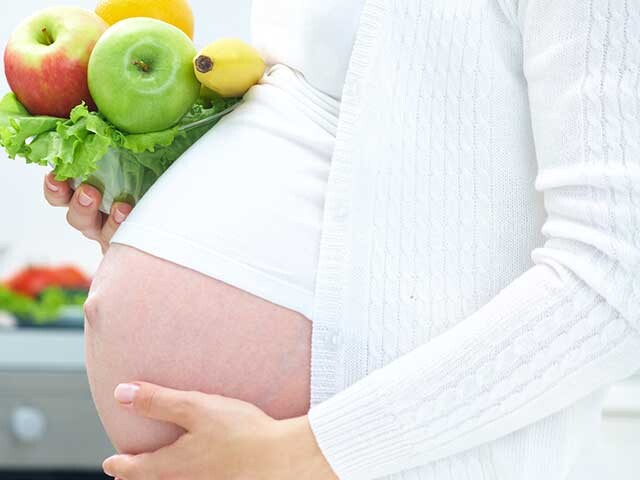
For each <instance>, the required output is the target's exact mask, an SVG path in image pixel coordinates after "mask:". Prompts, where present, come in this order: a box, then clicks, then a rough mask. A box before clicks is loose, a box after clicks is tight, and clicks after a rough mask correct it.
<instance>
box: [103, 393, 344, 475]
mask: <svg viewBox="0 0 640 480" xmlns="http://www.w3.org/2000/svg"><path fill="white" fill-rule="evenodd" d="M115 397H116V400H117V401H118V402H119V403H120V405H121V408H123V409H124V410H127V411H131V412H132V413H134V414H136V415H139V416H141V417H145V418H153V419H158V420H162V421H165V422H169V423H178V424H179V425H180V426H181V427H182V428H183V429H184V430H185V431H186V432H187V433H185V435H183V436H182V437H180V439H179V440H178V441H176V442H175V443H174V444H173V445H171V446H168V447H165V448H163V449H160V450H158V451H156V452H152V453H144V454H141V455H115V456H113V457H110V458H108V459H107V460H105V461H104V463H103V469H104V471H105V473H107V475H111V476H113V477H116V478H120V479H123V480H143V479H144V480H153V479H158V480H159V479H164V478H167V479H169V478H171V479H178V478H179V479H189V480H210V479H212V478H220V479H226V480H244V479H248V478H251V479H254V480H273V479H276V478H277V479H279V480H299V479H305V480H337V478H338V477H337V476H336V475H335V474H334V473H333V471H332V470H331V467H330V466H329V464H328V463H327V462H326V460H325V459H324V457H323V456H322V453H321V451H320V448H319V447H318V445H317V443H316V442H315V440H314V437H313V433H312V431H311V429H310V427H309V423H308V421H307V420H306V417H300V418H295V419H291V420H284V421H277V420H274V419H272V418H270V417H269V416H268V415H266V414H265V413H264V412H262V411H261V410H260V409H258V408H256V407H255V406H254V405H252V404H250V403H246V402H242V401H239V400H234V399H229V398H225V397H222V396H219V395H204V394H202V393H200V392H184V391H177V390H172V389H167V388H164V387H160V386H157V385H151V384H147V383H141V382H138V383H136V384H128V385H120V386H119V387H118V388H117V389H116V391H115Z"/></svg>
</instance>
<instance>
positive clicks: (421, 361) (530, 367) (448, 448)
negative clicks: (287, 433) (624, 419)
mask: <svg viewBox="0 0 640 480" xmlns="http://www.w3.org/2000/svg"><path fill="white" fill-rule="evenodd" d="M639 349H640V335H639V334H638V332H637V331H636V330H634V329H633V328H632V327H631V326H630V325H629V324H628V323H627V322H626V321H625V320H624V319H622V318H621V317H620V316H619V315H618V314H616V312H615V311H614V310H613V309H612V308H611V307H610V306H608V305H606V304H605V303H603V301H602V299H601V298H599V297H598V296H597V295H596V294H594V293H593V292H592V291H590V289H589V288H588V287H586V286H585V285H584V284H583V283H581V282H580V281H578V280H577V279H575V277H568V278H567V279H562V278H558V277H557V276H556V275H555V273H554V272H553V271H551V270H550V269H547V267H543V266H539V267H536V268H534V269H533V270H532V271H530V272H527V273H526V274H525V275H523V276H522V277H521V278H519V279H518V280H517V281H516V282H514V283H513V284H512V285H510V286H509V287H508V288H507V289H505V290H504V291H503V292H501V294H500V295H498V297H496V298H495V299H494V300H493V301H492V302H490V303H489V304H488V305H486V306H485V307H484V308H482V309H481V310H479V311H478V312H476V313H475V314H474V315H472V316H471V317H469V318H468V319H466V320H465V321H464V322H462V323H461V324H460V325H458V326H457V327H455V328H453V329H452V330H450V331H448V332H447V333H445V334H443V335H441V336H439V337H437V338H436V339H435V340H433V341H431V342H429V343H428V344H426V345H424V346H422V347H420V348H418V349H416V350H415V351H413V352H411V353H410V354H408V355H405V356H404V357H401V358H400V359H398V360H396V361H395V362H393V363H391V364H389V365H387V366H385V367H384V368H382V369H380V370H378V371H376V372H374V373H373V374H371V375H369V376H368V377H366V378H364V379H363V380H361V381H360V382H358V383H356V384H355V385H353V386H352V387H350V388H348V389H347V390H345V391H343V392H341V393H339V394H337V395H336V396H335V397H333V398H331V399H329V400H328V401H326V402H324V403H322V404H319V405H317V406H316V407H314V408H313V409H312V410H311V412H310V413H309V417H310V422H311V425H312V428H313V430H314V433H315V434H316V437H317V438H318V442H319V445H320V447H321V449H322V451H323V453H324V454H325V455H326V456H327V458H328V459H329V461H330V463H331V465H332V466H333V468H334V469H335V471H336V472H337V474H338V475H339V477H340V478H341V479H344V480H347V479H371V478H378V477H381V476H384V475H387V474H392V473H397V472H399V471H401V470H406V469H410V468H413V467H416V466H420V465H426V464H428V463H431V462H434V461H436V460H438V459H442V458H444V457H449V456H452V455H455V454H458V453H460V452H463V451H466V450H468V449H471V448H473V447H476V446H479V445H482V444H486V443H488V442H491V441H493V440H494V439H497V438H500V437H503V436H505V435H507V434H509V433H511V432H514V431H516V430H518V429H520V428H523V427H525V426H527V425H530V424H532V423H534V422H536V421H538V420H540V419H542V418H545V417H547V416H549V415H551V414H553V413H554V412H556V411H559V410H561V409H563V408H565V407H567V406H569V405H571V404H573V403H574V402H576V401H577V400H579V399H581V398H583V397H585V396H587V395H589V394H590V393H592V392H593V391H595V390H597V389H599V388H600V387H602V386H604V385H608V384H609V383H611V382H613V381H615V380H616V379H619V378H624V377H626V376H629V375H630V374H632V373H633V372H634V371H635V370H637V369H638V368H640V358H639V357H638V355H637V352H638V351H639Z"/></svg>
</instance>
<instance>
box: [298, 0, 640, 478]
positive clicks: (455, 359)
mask: <svg viewBox="0 0 640 480" xmlns="http://www.w3.org/2000/svg"><path fill="white" fill-rule="evenodd" d="M586 8H588V9H589V12H588V18H589V21H587V22H585V21H583V20H581V21H577V20H575V19H576V18H578V17H580V18H582V19H583V18H584V15H582V14H581V15H572V12H577V11H578V10H579V9H582V10H583V9H586ZM582 10H581V11H582ZM513 17H514V18H517V21H518V23H519V27H520V29H521V32H522V38H523V51H524V62H523V66H524V73H525V76H526V80H527V82H528V87H529V98H530V107H531V116H532V125H533V134H534V138H535V143H536V151H537V158H538V176H537V179H536V188H537V189H538V190H540V191H541V192H543V194H544V202H545V207H546V212H547V218H546V221H545V223H544V226H543V233H544V235H545V237H546V238H547V240H546V242H545V244H544V245H543V246H542V247H541V248H538V249H536V250H535V251H534V252H533V253H532V259H533V262H534V266H533V267H532V268H531V269H530V270H528V271H526V272H525V273H524V274H522V275H521V276H520V277H519V278H517V279H516V280H515V281H514V282H513V283H511V284H510V285H508V286H507V287H506V288H504V289H503V290H502V291H501V292H500V293H499V294H498V295H497V296H496V297H495V298H494V299H492V300H491V301H490V302H489V303H488V304H486V305H485V306H484V307H482V308H481V309H480V310H478V311H477V312H475V313H474V314H473V315H471V316H470V317H468V318H467V319H465V320H463V321H462V322H461V323H459V324H458V325H457V326H456V327H454V328H452V329H451V330H449V331H447V332H446V333H444V334H442V335H440V336H438V337H436V338H435V339H433V340H431V341H429V342H428V343H426V344H424V345H422V346H419V347H418V348H417V349H415V350H414V351H412V352H410V353H409V354H406V355H404V356H402V357H400V358H399V359H397V360H396V361H394V362H392V363H390V364H388V365H386V366H385V367H383V368H381V369H379V370H376V371H374V372H373V373H372V374H370V375H369V376H367V377H365V378H363V379H362V380H360V381H359V382H357V383H355V384H354V385H352V386H351V387H349V388H347V389H346V390H344V391H342V392H340V393H338V394H337V395H335V396H334V397H332V398H330V399H328V400H326V401H325V402H323V403H320V404H318V405H316V406H314V407H313V408H312V409H311V410H310V412H309V421H310V423H311V427H312V430H313V432H314V434H315V436H316V439H317V441H318V444H319V445H320V448H321V450H322V451H323V453H324V454H325V456H326V457H327V459H328V461H329V463H330V464H331V466H332V467H333V469H334V471H335V472H336V473H337V475H338V476H339V478H341V479H342V480H351V479H354V480H355V479H373V478H378V477H381V476H385V475H390V474H394V473H397V472H400V471H402V470H407V469H410V468H414V467H417V466H420V465H426V464H428V463H430V462H433V461H435V460H438V459H441V458H444V457H449V456H451V455H455V454H457V453H460V452H462V451H465V450H468V449H470V448H473V447H477V446H479V445H482V444H485V443H488V442H490V441H493V440H495V439H497V438H500V437H503V436H505V435H508V434H510V433H512V432H514V431H516V430H519V429H522V428H524V427H526V426H528V425H530V424H533V423H534V422H537V421H539V420H540V419H542V418H545V417H547V416H549V415H551V414H553V413H554V412H557V411H559V410H562V409H564V408H566V407H568V406H570V405H572V404H573V403H575V402H576V401H578V400H579V399H581V398H583V397H585V396H587V395H588V394H590V393H592V392H594V391H595V390H597V389H600V388H602V387H604V386H606V385H609V384H611V383H613V382H615V381H617V380H620V379H623V378H625V377H628V376H630V375H632V374H633V373H634V372H635V371H636V370H638V369H639V368H640V88H639V87H640V3H638V2H632V1H625V0H590V1H588V2H585V1H583V0H563V1H551V0H529V1H525V0H521V1H520V3H519V4H515V6H514V15H513ZM567 145H572V147H571V148H567ZM576 145H579V146H580V147H579V148H575V146H576ZM575 152H580V153H579V154H578V155H576V154H575Z"/></svg>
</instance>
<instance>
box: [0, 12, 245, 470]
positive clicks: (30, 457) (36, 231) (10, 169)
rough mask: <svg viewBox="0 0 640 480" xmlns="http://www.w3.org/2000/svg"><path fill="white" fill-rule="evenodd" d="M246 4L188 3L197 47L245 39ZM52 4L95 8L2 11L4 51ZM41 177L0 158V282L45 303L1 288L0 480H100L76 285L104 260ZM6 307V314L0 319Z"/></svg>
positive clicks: (2, 84) (104, 447)
mask: <svg viewBox="0 0 640 480" xmlns="http://www.w3.org/2000/svg"><path fill="white" fill-rule="evenodd" d="M250 3H251V2H250V0H234V1H232V2H230V1H226V0H191V5H192V7H193V11H194V14H195V20H196V35H195V42H196V44H197V45H204V44H207V43H209V42H210V41H213V40H215V39H216V38H219V37H228V36H232V37H239V38H243V39H245V40H248V39H249V13H250ZM58 5H76V6H80V7H84V8H87V9H90V10H93V9H94V8H95V5H96V1H95V0H84V1H81V0H20V1H19V2H11V5H10V7H9V5H8V4H3V11H2V15H0V49H1V51H2V52H3V51H4V48H5V45H6V42H7V40H8V38H9V35H10V33H11V31H12V30H13V29H14V28H15V27H16V26H17V25H18V24H19V22H20V21H21V20H23V19H24V18H26V17H28V16H29V15H31V14H32V13H34V12H35V11H37V10H40V9H42V8H46V7H51V6H58ZM0 65H1V67H2V68H0V72H1V73H0V96H2V95H4V93H6V92H8V86H7V83H6V79H5V76H4V65H2V58H1V56H0ZM45 171H46V170H45V169H43V168H41V167H37V166H33V165H30V166H27V165H25V164H24V162H23V161H21V160H15V161H12V160H9V159H8V158H7V157H6V155H5V154H4V151H0V218H1V223H0V284H1V283H3V282H4V284H5V285H6V284H7V282H8V281H10V285H11V287H12V288H13V289H16V290H18V291H21V292H24V293H34V294H35V293H37V294H38V296H39V298H40V300H41V302H44V304H45V305H44V306H43V307H42V308H39V309H38V310H37V311H36V312H33V311H32V310H33V309H32V308H31V307H28V306H25V305H21V304H18V303H17V302H16V301H15V300H9V299H7V294H6V292H5V293H3V291H2V290H1V289H0V480H18V479H19V480H27V479H28V480H37V479H64V480H75V479H93V478H107V477H105V476H103V475H101V474H100V470H101V469H100V465H101V463H102V460H103V459H104V458H106V457H107V456H109V455H111V454H112V453H113V450H112V447H111V445H110V443H109V441H108V440H107V438H106V437H105V435H104V432H103V430H102V427H101V425H100V422H99V420H98V417H97V414H96V411H95V409H94V407H93V403H92V401H91V395H90V392H89V387H88V384H87V380H86V374H85V370H84V352H83V340H82V310H81V308H80V306H79V305H75V306H74V304H79V303H81V301H82V297H83V290H84V289H85V285H83V283H85V282H88V281H89V279H90V277H91V276H92V274H93V272H95V270H96V268H97V266H98V264H99V262H100V259H101V257H102V255H101V253H100V250H99V248H98V246H97V244H94V242H90V241H88V240H86V239H85V238H84V237H83V236H82V235H81V234H79V233H78V232H76V231H74V230H73V229H72V228H70V227H69V226H67V225H66V221H65V211H64V210H62V209H55V208H51V207H49V206H48V205H47V204H46V203H45V201H44V198H43V195H42V180H43V175H44V174H45ZM34 267H37V268H34ZM60 286H63V287H64V288H62V289H61V288H59V287H60ZM43 288H45V290H44V291H45V292H46V293H45V294H44V296H45V298H44V299H43V298H42V297H43V293H42V292H43V290H42V289H43ZM61 292H62V293H61ZM3 295H4V297H3ZM61 295H64V298H63V299H61V298H60V297H61ZM3 302H4V305H5V311H4V312H3V311H2V310H3V309H2V308H1V307H2V305H3ZM7 302H9V304H10V305H11V307H10V309H11V310H12V311H13V314H12V315H9V314H7V313H6V305H7V304H8V303H7ZM60 302H64V303H66V304H69V306H67V307H65V308H62V309H58V308H55V310H57V311H58V313H57V315H56V317H57V318H56V319H51V318H49V315H48V312H49V311H53V309H54V307H57V306H58V305H59V303H60ZM16 312H22V313H20V314H16ZM27 312H28V313H27ZM34 315H35V317H34Z"/></svg>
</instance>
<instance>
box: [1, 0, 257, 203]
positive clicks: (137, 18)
mask: <svg viewBox="0 0 640 480" xmlns="http://www.w3.org/2000/svg"><path fill="white" fill-rule="evenodd" d="M163 5H165V6H166V7H165V8H162V6H163ZM133 7H135V8H133ZM176 10H177V12H178V13H175V14H174V15H171V13H172V11H176ZM192 35H193V14H192V13H191V10H190V8H189V6H188V4H187V3H186V1H184V0H181V1H177V2H167V1H160V2H158V1H156V0H153V1H152V0H127V1H124V0H104V1H102V2H100V4H99V5H98V8H97V9H96V12H93V11H89V10H85V9H82V8H76V7H52V8H48V9H45V10H42V11H39V12H37V13H35V14H34V15H32V16H31V17H29V18H28V19H26V20H24V21H23V22H22V23H21V24H20V25H19V26H18V27H17V28H16V29H15V31H14V32H13V34H12V35H11V37H10V39H9V40H8V42H7V46H6V49H5V53H4V60H5V62H4V63H5V74H6V77H7V81H8V84H9V87H10V89H11V92H8V93H7V94H6V95H5V96H4V97H2V99H1V100H0V146H1V147H3V148H4V150H5V151H6V153H7V155H8V156H9V157H10V158H16V157H20V158H23V159H24V160H26V162H27V163H33V164H36V165H42V166H49V167H51V168H52V169H53V172H54V174H55V176H56V179H57V180H60V181H64V180H67V181H69V182H70V184H71V185H72V187H73V188H77V187H78V186H79V185H80V184H81V183H88V184H91V185H93V186H94V187H96V188H97V189H98V190H100V191H101V193H102V195H103V202H102V205H101V207H100V209H101V210H102V211H103V212H106V213H108V212H109V211H110V209H111V205H112V203H113V202H114V201H125V202H127V203H130V204H132V205H135V204H136V203H137V202H138V201H139V200H140V199H141V198H142V196H143V195H144V194H145V192H147V191H148V190H149V188H151V186H152V185H153V184H154V183H155V181H156V180H157V179H158V178H159V177H160V176H161V175H162V174H163V173H164V172H165V171H166V170H167V169H168V168H169V167H170V166H171V164H172V163H173V162H175V161H176V160H177V159H178V158H179V157H180V156H181V155H182V154H183V153H184V152H185V151H186V150H188V149H189V148H190V147H191V146H192V145H193V144H194V143H196V142H197V140H198V139H199V138H200V137H202V136H203V135H204V134H205V133H207V132H208V131H209V130H210V129H211V128H213V127H214V126H215V125H216V123H217V122H218V121H219V120H220V119H221V118H223V117H224V116H225V115H227V114H228V113H230V112H231V111H233V109H234V108H236V107H237V106H238V105H239V104H240V102H241V100H242V96H243V95H244V93H245V92H246V91H247V90H248V89H249V88H250V87H251V86H253V85H254V84H255V83H257V82H258V81H259V80H260V78H261V77H262V75H263V73H264V70H265V64H264V62H263V60H262V59H261V58H260V56H259V55H258V53H257V52H256V51H255V50H254V49H253V48H252V47H251V46H249V45H247V44H245V43H244V42H242V41H241V40H238V39H220V40H217V41H214V42H213V43H211V44H209V45H208V46H206V47H205V48H203V49H202V50H201V51H200V52H198V51H197V49H196V47H195V45H194V44H193V41H192V38H191V37H192Z"/></svg>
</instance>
